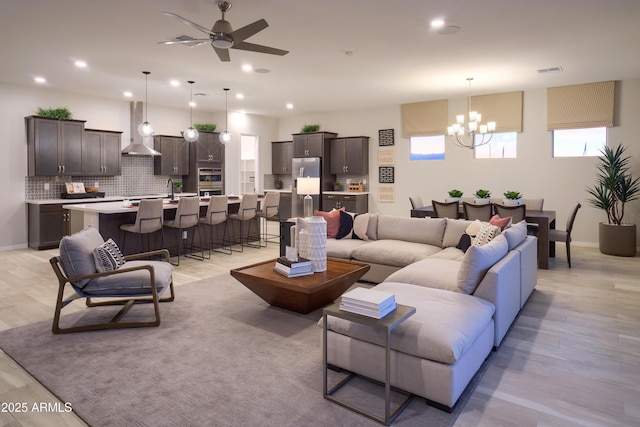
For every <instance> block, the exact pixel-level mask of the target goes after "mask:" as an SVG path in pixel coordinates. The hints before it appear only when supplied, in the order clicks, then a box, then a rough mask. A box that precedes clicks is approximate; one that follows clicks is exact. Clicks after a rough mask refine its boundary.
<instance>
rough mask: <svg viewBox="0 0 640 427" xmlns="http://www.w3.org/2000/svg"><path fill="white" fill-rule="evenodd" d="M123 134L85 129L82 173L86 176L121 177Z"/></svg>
mask: <svg viewBox="0 0 640 427" xmlns="http://www.w3.org/2000/svg"><path fill="white" fill-rule="evenodd" d="M121 140H122V132H116V131H108V130H96V129H85V131H84V137H83V140H82V171H83V173H84V174H85V175H120V173H121V170H122V160H121V159H122V156H121V154H120V150H121V149H122V147H121Z"/></svg>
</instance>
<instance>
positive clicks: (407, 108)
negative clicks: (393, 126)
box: [400, 99, 449, 138]
mask: <svg viewBox="0 0 640 427" xmlns="http://www.w3.org/2000/svg"><path fill="white" fill-rule="evenodd" d="M400 107H401V108H402V137H403V138H410V137H412V136H434V135H446V133H447V116H448V114H449V101H448V100H446V99H441V100H438V101H425V102H414V103H411V104H402V105H401V106H400Z"/></svg>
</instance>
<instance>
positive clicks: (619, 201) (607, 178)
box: [587, 145, 640, 225]
mask: <svg viewBox="0 0 640 427" xmlns="http://www.w3.org/2000/svg"><path fill="white" fill-rule="evenodd" d="M625 150H626V147H623V146H622V145H618V146H617V147H616V148H611V147H608V146H605V147H604V149H602V150H601V151H600V152H601V153H602V156H601V157H600V163H599V164H598V165H597V168H598V173H597V174H596V177H597V182H596V184H595V185H594V186H593V187H590V188H587V192H588V193H589V194H591V196H593V197H592V198H591V199H589V203H591V205H592V206H594V207H596V208H599V209H602V210H604V211H606V212H607V220H608V221H609V224H616V225H620V224H622V218H623V217H624V205H625V204H626V203H627V202H630V201H632V200H636V199H637V198H638V195H639V194H640V177H639V178H635V179H633V177H632V176H631V174H630V173H629V162H630V160H631V156H626V157H625V156H624V152H625Z"/></svg>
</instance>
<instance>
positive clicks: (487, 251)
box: [458, 234, 509, 294]
mask: <svg viewBox="0 0 640 427" xmlns="http://www.w3.org/2000/svg"><path fill="white" fill-rule="evenodd" d="M508 251H509V244H508V243H507V238H506V237H504V236H503V235H502V234H500V235H499V236H498V237H496V238H495V239H493V240H491V241H490V242H489V243H487V244H486V245H483V246H471V247H470V248H469V250H468V251H467V252H466V253H465V254H464V257H462V263H461V264H460V270H459V271H458V292H462V293H463V294H472V293H474V292H475V290H476V288H477V287H478V284H480V281H481V280H482V278H483V277H484V275H485V274H486V273H487V271H488V270H489V269H490V268H491V267H492V266H493V265H494V264H495V263H496V262H498V261H500V260H501V259H502V257H504V256H505V255H506V254H507V252H508Z"/></svg>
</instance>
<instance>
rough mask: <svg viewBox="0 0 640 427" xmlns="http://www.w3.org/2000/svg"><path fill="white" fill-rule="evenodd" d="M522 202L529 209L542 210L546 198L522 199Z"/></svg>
mask: <svg viewBox="0 0 640 427" xmlns="http://www.w3.org/2000/svg"><path fill="white" fill-rule="evenodd" d="M522 204H523V205H526V206H527V210H529V211H541V210H542V207H543V206H544V199H522Z"/></svg>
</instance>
